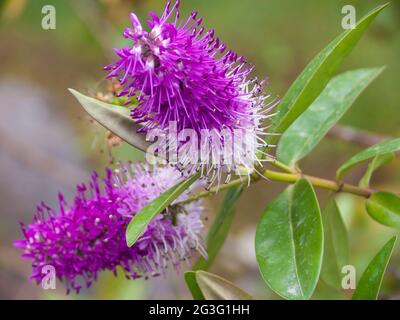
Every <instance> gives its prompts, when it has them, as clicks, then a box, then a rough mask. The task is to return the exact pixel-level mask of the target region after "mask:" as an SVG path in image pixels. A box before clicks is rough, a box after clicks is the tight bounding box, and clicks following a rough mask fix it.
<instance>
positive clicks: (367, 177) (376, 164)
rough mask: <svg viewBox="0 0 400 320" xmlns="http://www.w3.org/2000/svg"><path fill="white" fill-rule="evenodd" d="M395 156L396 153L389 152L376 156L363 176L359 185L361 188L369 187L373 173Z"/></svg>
mask: <svg viewBox="0 0 400 320" xmlns="http://www.w3.org/2000/svg"><path fill="white" fill-rule="evenodd" d="M394 158H395V155H394V153H388V154H384V155H381V156H377V157H375V158H374V159H373V160H372V161H371V163H370V164H369V165H368V169H367V171H366V172H365V174H364V176H363V177H362V178H361V180H360V183H359V186H360V187H361V188H368V187H369V184H370V181H371V178H372V175H373V173H374V172H375V171H376V170H377V169H379V168H380V167H382V166H384V165H385V164H388V163H389V162H391V161H392V160H393V159H394Z"/></svg>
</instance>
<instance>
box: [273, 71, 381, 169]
mask: <svg viewBox="0 0 400 320" xmlns="http://www.w3.org/2000/svg"><path fill="white" fill-rule="evenodd" d="M383 69H384V68H372V69H360V70H354V71H349V72H346V73H343V74H341V75H339V76H337V77H335V78H333V79H332V80H331V81H330V82H329V84H328V85H327V87H326V88H325V89H324V91H323V92H322V93H321V95H320V96H319V97H318V98H317V99H316V100H315V101H314V103H313V104H312V105H311V106H310V107H309V108H308V110H306V111H305V112H304V113H303V114H302V115H301V116H300V117H299V118H297V120H296V121H295V122H294V123H293V124H292V125H291V126H290V127H289V129H287V130H286V131H285V133H284V134H283V135H282V137H281V139H280V141H279V145H278V149H277V156H278V160H279V161H281V162H283V163H285V164H287V165H289V166H291V167H294V166H295V164H296V162H297V161H299V160H301V159H303V158H304V157H305V156H306V155H308V154H309V153H310V152H311V151H312V150H313V149H314V147H315V146H316V145H317V144H318V143H319V142H320V141H321V140H322V139H323V137H324V136H325V135H326V134H327V133H328V131H329V130H330V129H331V128H332V127H333V126H334V125H335V124H336V123H337V122H338V121H339V120H340V118H342V117H343V115H344V114H345V113H346V111H347V110H348V109H349V108H350V106H351V105H352V104H353V103H354V101H355V100H356V99H357V97H358V96H359V95H360V94H361V93H362V92H363V91H364V90H365V89H366V88H367V86H368V85H369V84H370V83H371V82H372V81H373V80H374V79H375V78H376V77H377V76H378V75H379V74H380V73H381V72H382V71H383Z"/></svg>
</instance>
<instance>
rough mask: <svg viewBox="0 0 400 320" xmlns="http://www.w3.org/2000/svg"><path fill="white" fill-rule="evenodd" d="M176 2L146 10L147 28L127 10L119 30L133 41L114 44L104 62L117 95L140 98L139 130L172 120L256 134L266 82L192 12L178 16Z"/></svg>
mask: <svg viewBox="0 0 400 320" xmlns="http://www.w3.org/2000/svg"><path fill="white" fill-rule="evenodd" d="M179 4H180V1H179V0H178V1H176V2H175V3H174V4H172V3H171V1H168V3H167V5H166V7H165V10H164V12H163V14H162V15H161V17H159V16H157V15H156V14H155V13H150V17H151V19H150V20H149V21H148V26H149V28H150V30H149V31H146V30H144V28H143V27H142V25H141V23H140V21H139V19H138V18H137V16H136V15H135V14H134V13H132V14H131V24H132V27H131V28H127V29H126V30H125V32H124V37H125V38H127V39H130V40H132V45H131V46H127V47H124V48H122V49H115V52H116V54H117V55H118V57H119V60H118V61H117V62H115V63H113V64H111V65H109V66H107V67H105V69H106V70H108V71H110V73H109V75H108V77H109V78H112V77H117V78H119V80H120V83H121V85H122V86H123V89H122V91H121V92H120V93H119V95H120V96H127V97H128V98H131V99H132V98H133V97H134V99H135V100H138V101H139V105H138V106H135V107H134V108H133V109H132V117H133V119H135V121H137V122H140V123H143V124H144V131H147V130H149V129H151V128H161V129H165V128H167V127H168V124H169V122H172V121H174V122H176V123H177V129H178V131H181V130H182V129H194V130H196V132H200V131H201V129H208V130H216V131H217V132H220V131H221V130H223V129H230V130H234V129H236V128H240V129H245V130H249V131H251V132H253V133H254V135H258V134H259V133H260V132H261V131H262V129H261V125H262V120H263V119H265V118H266V117H268V116H265V115H263V114H264V112H262V110H264V111H265V112H266V113H268V111H269V110H270V108H268V105H267V106H266V105H265V100H266V99H267V98H268V96H267V95H265V94H264V93H263V88H264V85H265V82H264V81H261V82H259V81H258V80H257V78H255V77H253V78H251V77H250V75H251V73H252V71H253V67H252V66H251V65H249V64H248V63H247V62H246V60H245V58H244V57H242V56H238V55H237V54H236V53H234V52H233V51H230V50H227V48H226V45H225V44H224V43H222V41H221V40H220V39H219V38H218V37H216V36H215V32H214V30H210V31H206V30H205V28H204V27H203V26H202V21H203V18H200V17H198V14H197V12H193V13H192V14H191V15H190V17H189V18H188V19H187V20H186V21H182V22H181V21H180V13H179V10H178V9H179ZM273 105H275V104H274V103H273ZM269 107H272V105H270V106H269Z"/></svg>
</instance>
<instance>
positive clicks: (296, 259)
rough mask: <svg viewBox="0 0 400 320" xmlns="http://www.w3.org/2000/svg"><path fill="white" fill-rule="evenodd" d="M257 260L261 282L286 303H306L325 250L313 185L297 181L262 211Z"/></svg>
mask: <svg viewBox="0 0 400 320" xmlns="http://www.w3.org/2000/svg"><path fill="white" fill-rule="evenodd" d="M255 244H256V256H257V262H258V266H259V268H260V271H261V275H262V277H263V279H264V281H265V282H266V283H267V284H268V285H269V287H270V288H271V289H272V290H274V291H275V292H276V293H277V294H279V295H280V296H282V297H284V298H286V299H309V298H310V297H311V296H312V294H313V292H314V289H315V286H316V284H317V281H318V278H319V274H320V270H321V264H322V255H323V247H324V235H323V227H322V220H321V213H320V209H319V206H318V202H317V198H316V195H315V192H314V189H313V187H312V185H311V184H310V183H309V182H308V181H307V180H304V179H302V180H299V181H298V182H297V183H296V184H295V185H293V186H290V187H288V188H287V189H286V190H285V191H284V192H283V193H281V194H280V195H279V196H278V197H277V198H276V199H275V200H274V201H273V202H272V203H270V204H269V205H268V206H267V208H266V209H265V212H264V215H263V216H262V218H261V220H260V221H259V223H258V226H257V232H256V242H255Z"/></svg>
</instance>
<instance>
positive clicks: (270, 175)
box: [263, 170, 373, 198]
mask: <svg viewBox="0 0 400 320" xmlns="http://www.w3.org/2000/svg"><path fill="white" fill-rule="evenodd" d="M263 176H264V177H266V178H267V179H269V180H271V181H277V182H286V183H289V184H293V183H296V182H297V181H298V180H300V179H307V180H308V181H310V183H311V184H312V185H313V186H314V187H317V188H321V189H326V190H331V191H334V192H346V193H351V194H354V195H356V196H360V197H364V198H369V197H370V196H371V195H372V193H373V191H372V190H370V189H365V188H360V187H357V186H353V185H350V184H347V183H343V184H340V183H337V182H336V181H332V180H327V179H323V178H319V177H314V176H309V175H303V174H301V173H292V174H288V173H280V172H276V171H272V170H265V171H264V173H263Z"/></svg>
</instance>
